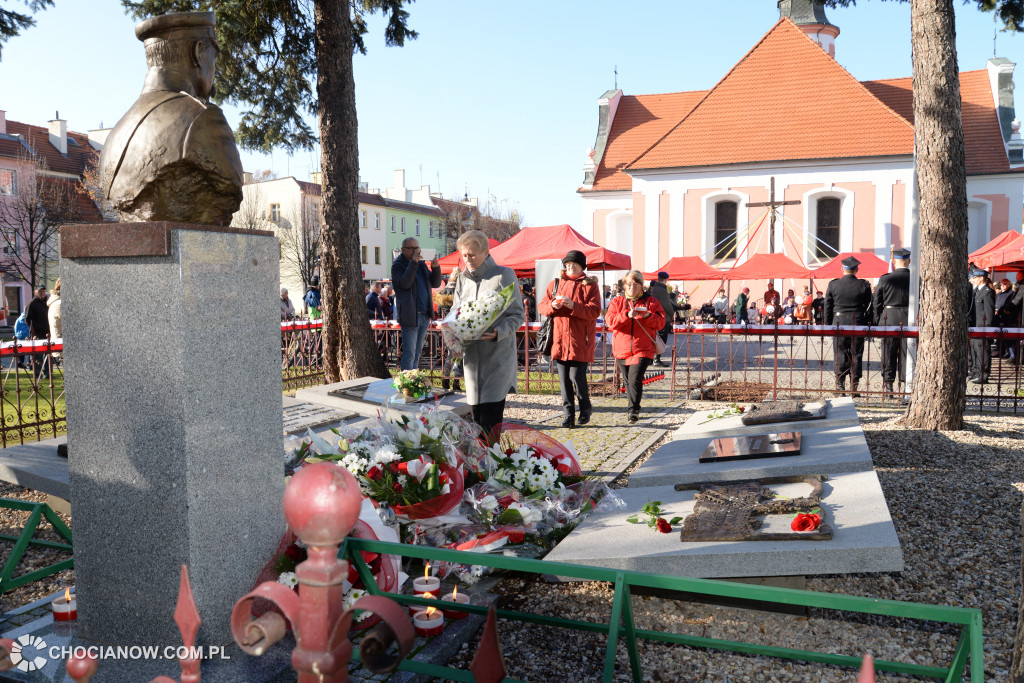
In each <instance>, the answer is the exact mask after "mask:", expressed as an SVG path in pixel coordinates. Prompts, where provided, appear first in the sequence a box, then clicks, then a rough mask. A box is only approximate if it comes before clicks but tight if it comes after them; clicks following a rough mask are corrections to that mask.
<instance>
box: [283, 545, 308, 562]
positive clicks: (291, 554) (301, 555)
mask: <svg viewBox="0 0 1024 683" xmlns="http://www.w3.org/2000/svg"><path fill="white" fill-rule="evenodd" d="M284 556H285V557H287V558H288V559H289V560H291V561H293V562H295V563H296V564H298V563H299V562H304V561H305V560H306V549H305V548H300V547H299V546H297V545H295V544H294V543H292V544H291V545H289V546H288V547H287V548H285V549H284Z"/></svg>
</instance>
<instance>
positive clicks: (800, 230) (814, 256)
mask: <svg viewBox="0 0 1024 683" xmlns="http://www.w3.org/2000/svg"><path fill="white" fill-rule="evenodd" d="M780 11H781V12H782V17H781V18H780V20H779V21H778V23H776V24H775V25H774V26H773V27H772V28H771V29H770V30H769V31H768V33H767V34H766V35H765V36H764V37H763V38H762V39H761V40H760V41H759V42H758V43H757V44H756V45H754V46H753V47H752V48H751V49H750V51H749V52H748V53H747V54H746V55H745V56H744V57H743V58H742V59H741V60H740V61H739V62H738V63H737V64H736V65H735V66H734V67H733V68H732V69H731V70H730V71H729V72H728V73H727V74H725V76H724V77H723V78H722V79H721V80H720V81H719V82H718V83H717V84H716V85H714V87H712V88H711V89H710V90H702V91H692V92H671V93H659V94H652V95H626V94H624V93H623V92H622V91H621V90H611V91H609V92H607V93H605V94H604V95H603V96H602V97H601V98H600V99H599V100H598V111H599V125H598V135H597V141H596V144H595V147H594V149H593V150H591V152H590V154H589V155H588V160H587V162H586V164H585V166H584V172H585V179H584V183H583V186H582V187H580V188H579V189H578V192H579V194H580V196H581V197H582V202H581V204H582V222H581V225H580V232H581V233H583V234H584V235H586V236H588V237H590V238H592V239H593V240H594V241H596V242H598V243H599V244H602V245H604V246H606V247H608V248H609V249H613V250H615V251H619V252H624V253H628V254H630V255H631V256H632V258H633V264H634V267H637V268H640V269H642V270H647V271H651V270H654V269H656V268H657V267H658V266H659V265H661V264H663V263H665V262H666V261H667V260H668V259H669V258H670V257H673V256H690V255H698V256H702V257H703V258H704V259H705V260H707V261H708V262H710V263H712V264H717V265H719V266H720V267H728V266H730V265H733V264H738V263H741V262H743V261H745V260H746V259H747V258H749V257H750V256H751V255H753V254H755V253H768V252H776V253H779V252H783V253H786V254H787V255H788V256H790V257H791V258H793V259H794V260H797V261H799V262H802V263H804V264H808V265H814V264H817V263H818V262H820V261H821V260H823V259H826V258H828V257H830V256H832V255H834V254H835V253H836V252H837V251H871V252H874V253H875V254H877V255H878V256H880V257H881V258H883V259H885V260H888V258H889V250H890V245H894V246H895V247H897V248H898V247H902V246H906V245H910V244H911V238H912V236H911V234H910V227H911V216H912V210H913V206H912V203H913V198H912V188H913V182H914V126H913V123H914V114H913V107H912V85H911V79H910V77H905V78H895V79H888V80H879V81H863V82H862V81H858V80H857V79H856V78H855V77H854V76H853V75H851V74H850V73H849V72H848V71H847V70H846V69H844V68H843V67H842V66H841V65H840V64H839V63H838V62H837V61H836V59H835V53H836V50H837V49H839V50H840V51H841V50H842V42H841V41H837V36H838V35H839V28H838V27H837V26H835V25H833V24H831V23H829V22H828V19H827V18H826V17H825V13H824V9H823V7H822V6H821V4H820V3H815V2H812V1H811V0H783V2H780ZM848 39H850V40H871V39H872V37H871V36H852V37H849V38H848ZM1013 70H1014V64H1013V63H1012V62H1010V61H1009V60H1007V59H991V60H989V61H988V64H987V66H986V68H984V69H979V70H974V71H965V72H962V73H961V74H960V90H961V98H962V102H963V109H962V118H963V129H964V143H965V150H966V167H967V195H968V201H969V226H970V234H969V248H970V249H972V250H973V249H976V248H977V247H979V246H981V245H982V244H984V243H986V242H987V241H988V240H989V239H990V238H992V237H994V236H995V235H997V234H999V233H1001V232H1003V231H1005V230H1007V229H1010V228H1020V226H1021V221H1022V215H1024V173H1021V171H1022V170H1024V158H1022V149H1024V141H1022V140H1021V137H1020V134H1019V130H1018V129H1019V123H1018V122H1017V121H1016V120H1015V115H1014V108H1013V87H1014V86H1013ZM773 183H774V193H775V194H774V197H772V196H771V193H772V189H771V188H772V186H773ZM770 199H774V200H775V201H786V202H787V205H785V206H781V207H779V211H780V214H779V217H778V219H777V221H776V223H777V225H776V229H775V234H774V242H773V243H772V242H770V235H769V232H770V231H769V229H768V227H767V223H766V222H764V221H762V218H763V217H764V215H765V212H766V209H765V208H764V207H763V206H753V205H754V204H758V203H764V202H768V201H769V200H770ZM762 284H763V283H762ZM714 286H715V287H717V285H714ZM789 286H792V285H789ZM736 287H737V285H736V284H735V283H734V284H733V288H734V289H736ZM706 295H707V292H704V293H702V294H701V295H700V296H701V297H704V298H709V297H707V296H706ZM698 300H701V299H698Z"/></svg>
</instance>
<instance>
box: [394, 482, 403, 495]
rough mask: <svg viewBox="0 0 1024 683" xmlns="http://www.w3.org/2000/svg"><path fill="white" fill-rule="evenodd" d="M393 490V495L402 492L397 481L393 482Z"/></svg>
mask: <svg viewBox="0 0 1024 683" xmlns="http://www.w3.org/2000/svg"><path fill="white" fill-rule="evenodd" d="M393 488H394V489H395V493H401V492H402V485H401V484H400V483H399V482H397V481H396V482H395V485H394V487H393Z"/></svg>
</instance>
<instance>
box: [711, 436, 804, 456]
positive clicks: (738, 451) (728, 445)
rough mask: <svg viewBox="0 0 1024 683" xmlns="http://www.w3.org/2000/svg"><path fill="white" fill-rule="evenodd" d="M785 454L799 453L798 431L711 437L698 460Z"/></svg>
mask: <svg viewBox="0 0 1024 683" xmlns="http://www.w3.org/2000/svg"><path fill="white" fill-rule="evenodd" d="M780 455H781V456H786V455H800V432H779V433H777V434H754V435H751V436H726V437H722V438H719V439H712V440H711V443H710V444H708V447H707V449H705V451H704V453H703V454H702V455H701V456H700V462H725V461H727V460H753V459H756V458H774V457H778V456H780Z"/></svg>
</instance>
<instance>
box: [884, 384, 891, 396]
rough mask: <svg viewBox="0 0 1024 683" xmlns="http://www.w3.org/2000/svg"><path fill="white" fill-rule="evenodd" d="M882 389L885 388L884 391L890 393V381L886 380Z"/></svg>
mask: <svg viewBox="0 0 1024 683" xmlns="http://www.w3.org/2000/svg"><path fill="white" fill-rule="evenodd" d="M884 389H885V393H887V394H892V393H893V389H892V382H886V383H885V387H884Z"/></svg>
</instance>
